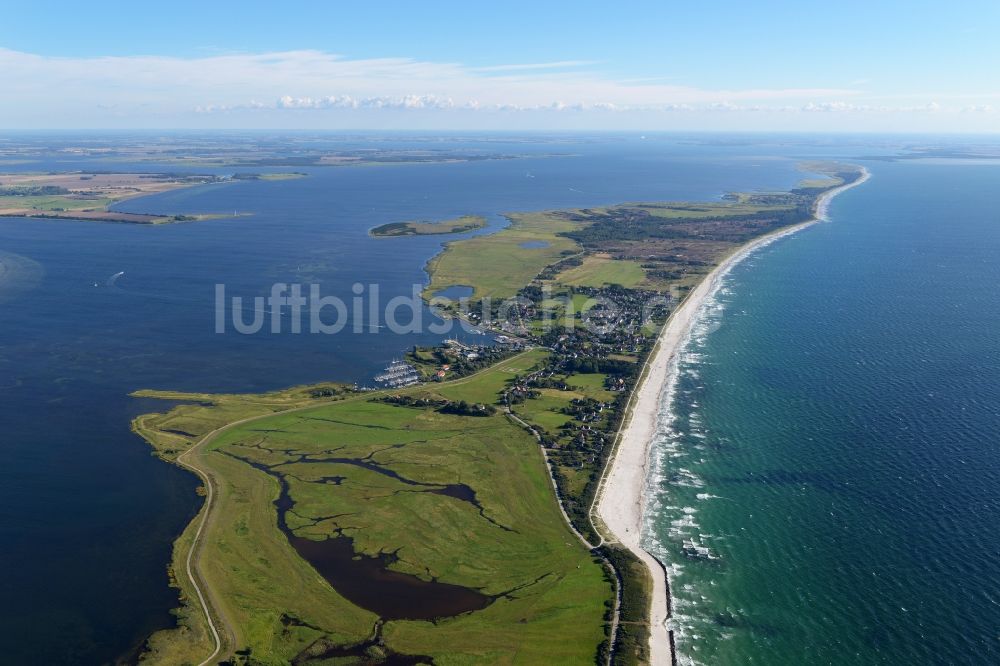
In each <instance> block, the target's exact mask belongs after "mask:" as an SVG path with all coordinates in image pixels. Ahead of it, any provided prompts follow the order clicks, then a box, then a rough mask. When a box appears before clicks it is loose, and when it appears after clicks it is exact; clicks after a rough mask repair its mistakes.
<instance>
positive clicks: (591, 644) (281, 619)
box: [135, 351, 613, 664]
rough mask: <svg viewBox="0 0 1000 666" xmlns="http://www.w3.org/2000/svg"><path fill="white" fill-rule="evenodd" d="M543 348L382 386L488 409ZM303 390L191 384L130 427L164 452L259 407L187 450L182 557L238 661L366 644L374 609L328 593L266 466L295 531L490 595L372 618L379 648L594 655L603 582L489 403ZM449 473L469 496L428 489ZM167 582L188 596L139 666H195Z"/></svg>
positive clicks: (436, 655)
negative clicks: (196, 387)
mask: <svg viewBox="0 0 1000 666" xmlns="http://www.w3.org/2000/svg"><path fill="white" fill-rule="evenodd" d="M545 354H546V352H544V351H530V352H527V353H525V354H522V355H519V356H516V357H513V358H510V359H507V360H505V361H502V362H500V363H499V364H498V365H497V366H495V367H493V368H490V369H488V370H486V371H483V372H480V373H478V374H476V375H472V376H470V377H467V378H464V379H460V380H456V381H454V382H448V383H442V384H439V385H426V386H421V387H414V388H411V389H407V390H403V391H398V392H394V393H393V395H402V396H411V397H417V398H428V399H430V400H437V401H441V400H466V401H469V402H484V403H487V404H492V403H496V402H497V400H498V397H499V393H500V391H501V390H502V389H503V388H504V386H505V385H506V383H507V381H508V380H509V379H511V378H513V377H514V376H516V375H517V374H521V373H523V372H526V371H527V370H529V369H530V368H532V367H533V366H535V365H536V364H537V363H538V362H539V361H541V360H542V359H544V357H545ZM341 390H342V389H338V388H336V387H333V388H332V389H329V391H341ZM310 391H311V389H293V390H291V391H288V392H279V393H273V394H268V395H267V396H238V395H233V396H207V395H204V394H197V395H190V396H187V399H189V400H193V401H196V402H192V403H189V404H184V405H180V406H178V407H176V408H174V409H173V410H171V412H169V413H167V414H160V415H146V416H144V417H139V418H138V419H137V420H136V423H135V429H136V431H137V432H139V433H140V434H142V435H143V436H144V437H146V438H147V439H148V440H150V441H151V442H152V443H153V444H154V446H155V447H156V448H157V450H158V451H160V453H161V455H163V456H164V457H167V458H170V457H173V456H176V455H177V454H178V453H179V452H182V451H184V450H185V449H187V448H188V447H190V446H191V445H192V443H194V442H196V441H198V439H199V438H200V437H202V436H204V435H205V434H206V433H211V432H213V431H214V430H216V429H217V428H219V427H220V426H223V425H225V424H226V423H232V422H239V421H241V420H242V419H247V418H254V417H255V415H262V416H260V417H259V418H255V420H250V421H247V422H245V423H240V424H238V425H236V426H234V427H231V428H229V429H227V430H224V431H222V432H221V433H219V434H218V435H217V436H215V437H214V438H212V439H210V440H209V441H208V442H206V444H204V445H203V446H200V447H198V449H196V450H195V451H193V452H192V455H193V456H195V460H193V461H192V460H189V462H195V463H196V464H197V465H198V466H199V467H200V468H202V469H204V470H205V471H206V472H207V473H208V474H210V475H211V478H212V479H213V480H214V481H215V484H214V485H215V488H216V498H215V505H214V508H213V511H212V513H211V515H210V520H209V523H208V525H207V527H206V534H205V536H204V538H203V540H202V544H201V547H200V551H199V552H198V556H197V557H198V561H199V562H200V575H201V578H202V579H203V580H204V583H205V587H207V588H210V589H211V590H212V591H213V595H212V601H211V602H210V603H211V604H212V605H213V606H215V607H216V609H217V611H216V615H217V616H219V617H220V618H222V619H223V621H224V623H226V624H228V625H229V626H230V627H231V630H232V634H233V637H234V641H233V644H232V645H229V646H227V647H228V648H229V650H230V651H234V652H236V653H237V658H249V657H252V658H253V660H254V663H262V664H285V663H289V662H290V661H293V660H295V659H298V660H299V661H303V659H304V657H303V655H310V654H313V653H318V652H319V647H322V646H329V645H341V646H350V645H357V644H360V643H362V642H364V641H365V640H366V639H368V638H369V637H370V636H371V635H372V633H373V628H374V627H375V624H376V621H377V620H378V619H379V618H378V616H377V614H376V613H373V612H371V611H369V610H365V609H364V608H361V607H360V606H358V605H355V604H354V603H352V602H350V601H348V600H347V599H346V598H344V597H343V596H342V595H341V594H339V593H338V592H337V590H336V589H335V588H334V587H333V586H331V585H330V584H329V583H328V582H327V581H326V580H325V579H324V578H323V577H322V576H320V574H319V573H317V571H316V570H315V569H314V568H313V567H312V566H311V565H310V564H309V563H308V562H307V561H306V560H305V559H303V557H301V556H300V555H299V554H298V552H296V550H295V549H294V548H293V547H292V545H291V544H290V542H289V540H288V538H286V536H285V535H284V534H283V533H282V532H281V531H280V530H279V528H278V523H277V509H276V508H275V506H274V504H273V500H275V499H276V498H277V497H278V496H279V484H278V480H277V476H280V478H282V479H283V480H284V482H285V483H287V484H288V493H289V497H290V499H291V500H292V502H293V507H292V508H291V509H290V510H289V511H288V512H287V514H286V520H287V525H288V527H289V529H291V530H292V532H293V533H294V534H295V536H297V537H304V538H306V539H309V540H313V541H317V542H322V541H324V540H326V539H333V538H339V537H349V538H350V539H351V540H352V543H353V547H354V550H355V552H356V553H357V554H358V555H359V556H377V555H379V554H382V553H394V556H395V558H396V559H395V560H394V561H393V562H392V563H391V564H389V565H388V568H389V569H390V570H392V571H398V572H403V573H407V574H411V575H413V576H416V577H418V578H420V579H422V580H428V581H431V580H433V581H438V582H441V583H449V584H452V585H459V586H462V587H466V588H470V589H474V590H477V591H479V592H480V593H482V594H486V595H491V596H492V595H495V596H496V598H495V600H494V601H492V603H490V604H489V605H488V606H486V607H485V608H484V609H482V610H475V611H472V612H467V613H464V614H461V615H458V616H455V617H446V618H441V619H438V620H436V621H433V622H431V621H426V620H388V621H386V622H385V623H384V625H383V626H382V627H381V629H380V631H381V637H382V639H381V640H382V641H383V648H382V649H384V650H386V651H391V652H394V653H399V654H408V655H426V656H430V657H432V658H433V659H434V662H435V663H437V664H477V663H481V664H545V663H580V664H588V663H593V661H594V659H595V655H596V654H597V650H598V646H599V644H600V643H601V642H602V641H603V640H604V638H605V629H606V628H605V611H606V607H607V606H606V605H607V604H610V602H611V598H612V595H613V592H612V585H611V582H610V581H609V580H607V578H606V575H605V571H604V569H603V568H602V566H601V564H600V563H599V561H598V560H595V559H594V556H593V555H592V554H591V553H590V552H588V550H587V548H585V547H584V546H583V545H582V544H581V543H580V542H579V541H578V540H577V539H576V537H575V536H574V535H573V534H572V532H570V530H569V529H568V527H567V526H566V524H565V522H564V519H563V517H562V515H561V513H560V511H559V508H558V505H557V502H556V498H555V495H554V493H553V490H552V486H551V482H550V479H549V476H548V471H547V470H546V468H545V464H544V461H543V457H542V453H541V451H540V449H539V446H538V443H537V442H536V441H535V439H534V437H533V436H532V435H530V434H529V433H528V432H527V431H525V430H524V429H523V428H522V427H520V426H518V425H516V424H515V423H513V422H512V421H510V420H508V419H507V417H506V416H504V415H503V414H502V412H500V411H498V412H497V413H496V414H494V415H492V416H457V415H453V414H445V413H441V412H440V411H438V410H437V409H435V407H434V406H433V405H431V406H423V407H413V406H403V405H398V404H391V403H388V402H384V401H382V400H381V398H383V397H384V394H381V393H379V394H371V393H368V394H365V393H362V394H355V393H348V392H340V393H335V394H334V395H332V396H323V397H320V398H317V397H313V396H314V394H313V393H311V392H310ZM143 395H145V396H150V397H152V396H157V397H163V398H166V399H171V400H179V399H185V394H177V393H160V394H157V393H155V392H143ZM317 401H320V402H321V404H318V405H315V406H309V405H311V404H314V403H316V402H317ZM542 407H543V405H542V404H541V403H540V404H539V408H542ZM288 410H292V411H288ZM274 412H277V413H274ZM333 458H335V459H336V461H332V460H331V459H333ZM251 465H256V466H257V467H258V468H255V467H254V466H251ZM261 466H263V467H266V468H267V472H265V471H262V470H261V469H259V467H261ZM276 475H277V476H276ZM330 479H337V482H336V483H331V481H330ZM451 484H462V485H464V486H466V487H468V488H470V489H471V490H472V491H473V492H474V494H475V501H476V503H478V505H476V504H473V503H470V502H469V501H463V500H461V499H457V498H455V497H451V496H447V495H443V494H439V493H436V492H433V491H434V490H435V489H440V488H444V487H448V486H449V485H451ZM189 543H190V535H189V534H185V536H184V537H182V539H181V540H179V541H178V544H177V553H176V557H175V565H174V568H175V569H178V566H179V562H180V559H181V556H186V550H187V548H186V544H189ZM175 578H178V581H177V583H178V584H179V585H180V587H181V590H182V592H183V598H184V599H185V600H186V601H187V602H188V603H187V604H186V606H185V607H184V608H182V609H181V611H180V613H181V615H180V616H181V619H182V624H181V627H180V628H179V629H175V630H171V631H166V632H161V633H160V634H157V635H155V636H154V637H153V639H152V640H151V642H150V647H151V650H150V652H149V653H147V656H146V662H148V663H164V664H166V663H183V662H184V661H185V660H187V661H190V662H191V663H197V660H198V658H199V656H200V657H201V658H203V657H204V656H207V654H208V653H209V652H211V643H210V642H209V641H207V633H206V630H205V623H204V621H203V619H202V616H201V614H200V607H198V606H197V604H196V603H192V597H193V595H192V594H191V591H190V590H189V589H187V585H186V583H185V582H184V581H183V576H175ZM556 637H558V640H554V639H555V638H556ZM318 646H319V647H318ZM237 663H241V662H237ZM296 663H299V662H296ZM303 663H309V662H308V660H306V661H303ZM316 663H320V662H316ZM323 663H325V662H323ZM338 663H340V662H338ZM343 663H350V662H349V661H348V662H343Z"/></svg>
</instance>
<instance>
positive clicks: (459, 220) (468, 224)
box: [369, 215, 486, 237]
mask: <svg viewBox="0 0 1000 666" xmlns="http://www.w3.org/2000/svg"><path fill="white" fill-rule="evenodd" d="M485 226H486V218H485V217H483V216H481V215H463V216H461V217H456V218H453V219H450V220H441V221H439V222H432V221H427V220H418V221H413V222H390V223H389V224H383V225H380V226H377V227H375V228H374V229H372V230H371V231H370V232H369V233H370V234H371V235H372V236H378V237H386V236H436V235H441V234H462V233H466V232H468V231H474V230H476V229H482V228H483V227H485Z"/></svg>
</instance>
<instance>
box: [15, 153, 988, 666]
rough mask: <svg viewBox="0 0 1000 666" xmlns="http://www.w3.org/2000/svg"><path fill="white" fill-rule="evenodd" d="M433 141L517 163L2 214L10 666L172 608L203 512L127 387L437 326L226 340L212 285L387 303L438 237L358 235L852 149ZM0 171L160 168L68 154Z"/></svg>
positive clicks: (55, 656) (273, 366) (374, 363)
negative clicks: (155, 442)
mask: <svg viewBox="0 0 1000 666" xmlns="http://www.w3.org/2000/svg"><path fill="white" fill-rule="evenodd" d="M60 140H61V141H64V142H65V141H70V139H65V137H64V138H63V139H59V140H57V139H53V144H54V146H55V147H58V143H59V141H60ZM398 141H399V143H400V145H410V144H408V143H407V141H406V140H405V139H402V138H401V139H399V140H398ZM441 144H442V146H443V147H445V148H456V147H461V148H470V149H476V150H483V151H486V150H488V151H489V152H491V153H496V152H502V153H507V154H512V155H517V156H518V157H517V158H516V159H503V160H490V161H480V162H470V163H453V164H424V165H394V166H379V167H358V168H305V167H298V168H296V169H295V170H297V171H306V172H308V174H309V177H308V178H303V179H299V180H287V181H271V182H265V181H245V182H237V183H232V184H225V185H218V186H209V187H203V188H198V189H192V190H184V191H176V192H172V193H166V194H162V195H157V196H154V197H149V198H145V199H142V200H133V201H130V202H126V203H125V204H122V205H121V206H120V209H121V210H129V211H138V212H147V213H155V212H163V213H205V212H217V213H230V214H231V213H232V212H233V211H237V212H239V213H250V214H251V215H249V216H247V217H238V218H235V219H218V220H211V221H204V222H199V223H193V224H178V225H167V226H159V227H144V226H133V225H122V224H101V223H86V222H72V221H53V220H49V221H46V220H22V219H0V263H2V264H3V265H4V269H3V271H2V272H0V273H2V277H0V308H2V310H0V312H2V319H0V426H2V428H0V571H3V572H4V576H3V577H2V578H0V599H2V600H3V603H2V604H0V642H2V643H3V645H4V655H3V661H4V663H5V664H41V663H46V664H55V663H59V664H95V663H107V662H110V661H112V660H114V659H116V658H117V657H119V656H121V655H122V654H125V653H127V652H129V651H130V650H132V649H134V648H135V647H136V646H138V645H140V644H141V641H142V640H143V638H144V637H145V636H146V635H148V634H149V633H150V632H151V631H153V630H155V629H157V628H159V627H164V626H168V625H169V624H170V621H171V617H170V615H169V609H170V608H172V607H173V606H175V605H176V603H177V600H176V595H175V593H174V592H173V591H172V590H170V589H169V588H168V587H167V574H166V567H167V564H168V561H169V556H170V544H171V542H172V540H173V539H174V538H175V536H176V535H177V534H178V533H179V532H180V530H181V529H182V527H183V526H184V525H185V524H186V523H187V522H188V521H189V520H190V518H191V516H192V515H193V514H194V512H195V511H196V510H197V508H198V498H197V496H196V495H195V493H194V487H195V485H196V484H195V479H194V477H192V476H190V475H188V474H187V473H185V472H183V471H181V470H180V469H177V468H174V467H172V466H170V465H167V464H164V463H162V462H159V461H157V460H156V459H154V458H152V457H151V456H150V455H149V453H148V449H147V446H146V445H145V443H144V442H142V441H141V440H139V439H138V438H137V437H135V436H134V435H132V434H131V433H130V431H129V421H130V419H131V418H132V417H133V416H134V415H136V414H139V413H142V412H145V411H150V410H154V409H162V408H163V407H164V406H163V405H162V404H157V403H153V402H145V401H140V400H135V399H132V398H129V397H128V393H129V392H130V391H133V390H135V389H139V388H169V389H184V390H199V391H260V390H265V389H273V388H279V387H283V386H289V385H294V384H300V383H305V382H312V381H319V380H345V381H366V380H367V379H368V378H370V377H371V376H372V375H373V374H375V373H376V372H377V370H378V369H379V368H381V367H383V366H384V365H385V364H386V363H387V362H389V361H390V360H392V359H393V358H394V357H398V356H399V355H400V354H401V353H402V352H403V351H405V350H406V349H407V348H408V347H409V346H411V345H413V344H417V343H427V342H431V341H434V340H438V339H441V338H442V337H445V335H442V334H437V335H435V334H431V333H420V334H412V335H407V336H396V335H391V334H388V333H385V332H383V331H382V329H378V330H379V331H380V332H377V333H368V332H366V333H363V334H354V333H352V332H351V330H350V329H348V330H347V331H345V332H343V333H341V334H338V335H305V334H299V335H296V334H292V333H291V332H289V330H288V328H287V327H285V328H283V330H282V332H280V333H276V334H272V333H269V332H263V333H260V334H255V335H239V334H236V333H234V332H232V329H231V327H230V329H229V332H228V333H227V334H224V335H218V334H216V333H215V332H214V329H215V314H214V308H215V304H214V294H215V285H216V284H224V285H225V286H226V289H227V293H228V294H230V295H234V296H243V297H245V298H250V297H253V296H259V295H266V294H267V293H268V292H269V290H270V288H271V285H272V284H273V283H275V282H286V283H305V284H313V283H314V284H317V285H320V287H322V291H323V294H324V295H337V296H339V297H341V298H342V299H344V300H345V301H350V299H351V297H352V296H353V292H352V287H353V285H354V284H356V283H360V284H361V285H366V286H367V285H370V284H378V285H379V289H380V292H381V298H382V300H383V301H385V300H387V299H389V298H392V297H393V296H397V295H406V294H409V293H410V292H411V290H412V285H414V284H416V285H418V286H420V285H422V284H423V283H424V282H425V280H426V275H425V273H424V270H423V266H424V264H425V263H426V261H427V260H428V259H429V258H430V257H431V256H433V255H434V254H435V253H436V252H437V250H438V248H439V246H440V243H441V242H442V239H441V238H433V237H424V238H414V237H409V238H379V239H373V238H370V237H369V236H368V234H367V230H368V229H370V228H371V227H373V226H376V225H379V224H383V223H387V222H400V221H405V220H411V219H446V218H452V217H455V216H458V215H466V214H481V215H484V216H487V217H488V219H490V220H491V228H493V229H495V228H497V227H498V226H499V225H501V224H503V218H502V217H501V216H500V214H501V213H503V212H505V211H512V210H538V209H546V208H558V207H569V206H592V205H598V204H608V203H615V202H621V201H635V200H663V199H703V198H714V197H718V196H720V195H721V194H723V193H725V192H727V191H730V190H735V189H768V190H773V189H784V188H788V187H789V186H791V185H793V184H794V183H795V182H796V181H797V179H798V178H799V177H800V176H801V174H799V173H797V172H796V170H795V163H796V160H797V159H798V158H800V157H802V156H810V155H825V154H839V153H838V151H840V152H843V151H844V150H856V148H848V149H845V148H844V147H843V146H838V145H835V144H829V145H828V144H827V143H825V142H819V143H814V144H810V145H807V146H806V145H801V144H798V143H796V142H793V141H785V140H781V141H773V142H769V143H767V145H759V143H754V142H748V141H729V140H726V141H720V142H717V143H715V142H713V143H710V144H706V143H704V142H692V141H687V140H681V139H677V138H669V137H668V138H664V137H660V138H654V137H651V138H650V139H649V140H640V139H639V138H638V137H625V136H619V137H598V138H595V137H589V138H587V137H585V138H578V139H574V138H571V137H561V138H559V139H558V140H557V141H546V140H543V139H540V138H537V137H536V138H534V139H530V140H522V139H518V140H515V139H514V138H512V137H506V138H505V137H500V138H491V139H489V140H485V139H482V140H480V142H479V143H477V142H476V141H473V140H459V139H455V138H450V139H447V140H442V142H441ZM420 145H424V144H423V143H420ZM0 168H4V169H12V168H17V169H19V170H49V169H60V170H65V169H80V168H82V169H106V170H127V169H129V168H136V169H138V170H146V171H156V170H157V169H156V167H154V166H152V165H150V164H148V163H146V164H139V165H134V166H133V167H130V165H128V164H127V163H123V162H120V161H115V162H100V161H96V160H95V161H85V160H82V159H80V158H65V157H59V158H56V157H49V158H45V159H41V160H39V161H37V162H32V163H26V164H18V165H17V167H11V166H0ZM169 169H170V170H174V169H175V167H172V166H171V167H169ZM251 170H255V171H273V170H275V169H273V168H257V169H251ZM214 171H217V172H225V171H226V170H224V169H222V170H218V169H217V170H214ZM230 171H231V170H230ZM445 240H446V239H445ZM122 272H124V274H123V275H121V276H119V277H118V278H116V279H112V277H113V276H115V275H117V274H119V273H122ZM422 314H423V316H425V317H428V318H431V317H432V315H431V314H430V313H429V312H426V311H424V312H423V313H422ZM969 469H970V470H971V467H970V468H969Z"/></svg>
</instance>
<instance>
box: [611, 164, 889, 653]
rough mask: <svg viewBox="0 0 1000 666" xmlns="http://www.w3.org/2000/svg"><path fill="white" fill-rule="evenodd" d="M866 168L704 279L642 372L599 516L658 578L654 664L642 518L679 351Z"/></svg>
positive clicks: (660, 620)
mask: <svg viewBox="0 0 1000 666" xmlns="http://www.w3.org/2000/svg"><path fill="white" fill-rule="evenodd" d="M869 177H870V174H869V173H868V170H867V169H863V174H862V176H861V178H859V179H858V180H856V181H854V182H853V183H851V184H849V185H844V186H842V187H838V188H836V189H833V190H830V191H829V192H827V193H826V194H824V195H823V196H822V197H820V198H819V199H818V200H817V202H816V207H815V211H814V216H815V217H814V218H813V219H812V220H810V221H808V222H803V223H802V224H797V225H794V226H791V227H787V228H785V229H781V230H779V231H776V232H774V233H772V234H768V235H766V236H762V237H760V238H757V239H755V240H753V241H751V242H749V243H747V244H746V245H744V246H743V247H741V248H739V249H738V250H737V251H736V252H734V253H733V254H732V255H730V256H729V257H727V258H726V259H725V260H724V261H723V262H722V263H720V264H719V265H718V266H717V267H716V268H715V269H714V270H713V271H712V272H711V273H709V274H708V275H707V276H705V279H704V280H702V281H701V282H700V283H699V284H698V286H697V287H695V288H694V289H693V290H692V291H691V292H690V293H689V294H688V296H687V297H686V298H685V299H684V301H683V302H682V303H681V305H680V306H678V307H677V309H676V310H674V312H673V314H671V316H670V319H669V320H668V321H667V323H666V325H665V326H664V327H663V330H662V331H661V332H660V337H659V339H658V340H657V342H656V347H655V348H654V349H653V352H652V353H651V354H650V356H649V359H648V360H647V361H646V366H645V367H644V368H643V372H644V375H643V376H642V377H641V378H640V381H639V385H638V386H637V387H636V389H635V392H634V394H633V395H632V400H631V408H630V410H629V412H628V413H627V414H626V416H625V423H624V425H623V427H622V430H621V432H620V433H619V438H618V444H617V448H616V449H615V451H614V453H613V454H612V458H611V460H610V461H609V462H608V466H607V469H606V470H605V473H604V478H603V479H602V482H601V486H600V488H599V489H598V497H597V503H596V508H597V514H598V516H599V518H600V522H603V523H604V525H605V526H606V527H607V531H609V532H610V535H608V536H611V537H614V538H615V539H617V540H618V541H619V542H620V543H621V544H622V545H624V546H625V547H627V548H628V549H629V550H631V551H632V552H633V553H635V555H636V556H637V557H639V558H640V559H641V560H642V561H643V562H644V563H645V564H646V567H647V568H648V569H649V571H650V574H651V575H652V578H653V602H652V607H651V608H650V618H649V623H650V634H651V635H650V663H652V664H655V665H659V664H672V663H673V654H672V652H671V647H670V644H671V636H670V631H669V628H668V625H667V621H668V619H669V615H670V610H669V609H670V601H669V581H668V580H667V573H666V569H665V568H664V566H663V564H662V563H660V562H659V561H658V560H657V559H656V558H655V557H653V556H652V555H651V554H649V553H648V552H647V551H646V550H645V549H644V548H643V546H642V527H643V515H644V513H645V508H646V499H647V498H646V486H647V482H648V477H649V465H650V463H651V458H650V447H651V446H652V443H653V439H654V436H655V434H656V425H657V423H656V419H657V413H658V412H659V408H660V404H661V400H662V395H663V391H664V389H665V387H666V386H667V380H668V378H669V375H670V372H671V368H672V366H673V365H674V361H675V359H676V356H677V354H678V352H679V351H680V350H681V349H682V348H683V347H684V345H685V343H686V342H687V339H688V336H689V334H690V332H691V326H692V324H693V322H694V320H695V318H696V316H697V314H698V312H699V310H701V308H702V306H704V305H705V303H706V301H708V299H710V298H711V297H712V295H713V294H715V292H716V291H717V290H718V289H719V286H720V285H721V283H722V278H723V277H725V275H726V274H727V273H728V272H729V271H730V270H731V269H732V268H733V266H735V265H736V264H738V263H739V262H741V261H742V260H743V259H745V258H746V257H747V255H749V254H750V253H751V252H753V251H754V250H756V249H758V248H760V247H763V246H764V245H767V244H768V243H771V242H773V241H775V240H777V239H778V238H781V237H784V236H787V235H789V234H793V233H795V232H797V231H800V230H801V229H804V228H806V227H808V226H810V225H812V224H815V223H816V222H819V221H822V220H826V219H827V211H828V209H829V206H830V200H831V199H833V197H835V196H836V195H838V194H840V193H841V192H844V191H846V190H848V189H850V188H852V187H856V186H857V185H860V184H861V183H863V182H865V181H866V180H868V178H869Z"/></svg>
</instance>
